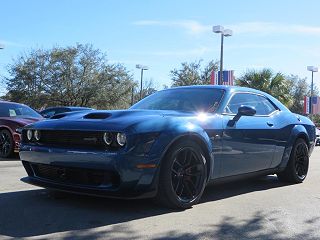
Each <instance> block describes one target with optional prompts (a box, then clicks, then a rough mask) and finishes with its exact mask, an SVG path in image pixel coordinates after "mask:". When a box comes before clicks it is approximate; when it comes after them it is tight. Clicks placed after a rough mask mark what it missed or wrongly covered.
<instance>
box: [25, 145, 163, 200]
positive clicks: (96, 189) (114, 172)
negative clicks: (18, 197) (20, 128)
mask: <svg viewBox="0 0 320 240" xmlns="http://www.w3.org/2000/svg"><path fill="white" fill-rule="evenodd" d="M20 159H21V160H22V163H23V166H24V168H25V169H26V171H27V173H28V177H25V178H22V179H21V180H22V181H23V182H26V183H29V184H33V185H36V186H40V187H44V188H51V189H56V190H61V191H68V192H75V193H80V194H87V195H95V196H104V197H112V198H129V199H131V198H149V197H154V196H155V195H156V192H157V175H158V168H157V167H154V168H148V169H139V168H137V167H136V166H137V164H141V163H148V164H151V163H152V164H155V165H156V166H158V159H156V158H155V159H150V157H148V156H135V155H133V154H129V153H125V152H123V153H122V154H121V153H116V152H107V151H84V150H79V149H72V150H70V149H63V148H53V147H44V146H32V145H21V146H20Z"/></svg>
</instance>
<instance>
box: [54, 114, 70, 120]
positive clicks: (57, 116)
mask: <svg viewBox="0 0 320 240" xmlns="http://www.w3.org/2000/svg"><path fill="white" fill-rule="evenodd" d="M67 115H68V114H66V113H60V114H57V115H53V116H52V117H51V118H50V119H60V118H63V117H65V116H67Z"/></svg>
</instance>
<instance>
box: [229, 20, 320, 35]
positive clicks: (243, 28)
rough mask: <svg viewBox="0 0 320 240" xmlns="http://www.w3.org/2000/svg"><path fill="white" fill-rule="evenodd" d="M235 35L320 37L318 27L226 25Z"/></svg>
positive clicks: (247, 23) (255, 24) (251, 24)
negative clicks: (307, 35)
mask: <svg viewBox="0 0 320 240" xmlns="http://www.w3.org/2000/svg"><path fill="white" fill-rule="evenodd" d="M227 27H228V28H231V29H232V30H233V31H234V32H235V33H236V34H247V33H256V34H263V35H271V34H310V35H320V26H309V25H298V24H284V23H275V22H243V23H237V24H232V25H228V26H227Z"/></svg>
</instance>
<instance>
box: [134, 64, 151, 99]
mask: <svg viewBox="0 0 320 240" xmlns="http://www.w3.org/2000/svg"><path fill="white" fill-rule="evenodd" d="M136 68H138V69H141V74H140V76H141V78H140V100H141V99H142V81H143V71H144V70H148V69H149V68H148V67H147V66H143V65H141V64H137V65H136Z"/></svg>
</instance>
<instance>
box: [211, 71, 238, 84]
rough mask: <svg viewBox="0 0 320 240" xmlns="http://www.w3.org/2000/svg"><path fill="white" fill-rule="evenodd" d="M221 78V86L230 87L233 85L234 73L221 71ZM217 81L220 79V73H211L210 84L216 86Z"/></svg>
mask: <svg viewBox="0 0 320 240" xmlns="http://www.w3.org/2000/svg"><path fill="white" fill-rule="evenodd" d="M222 76H223V82H222V85H230V86H233V85H234V71H233V70H230V71H223V72H222ZM219 79H220V71H218V72H214V71H212V73H211V78H210V84H212V85H218V84H219Z"/></svg>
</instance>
